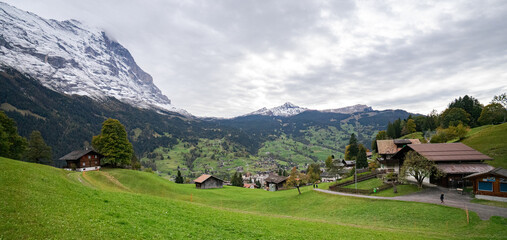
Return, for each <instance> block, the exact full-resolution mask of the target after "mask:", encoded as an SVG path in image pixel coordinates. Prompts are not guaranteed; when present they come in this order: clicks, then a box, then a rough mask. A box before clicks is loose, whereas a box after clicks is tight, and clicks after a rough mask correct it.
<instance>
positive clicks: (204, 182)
mask: <svg viewBox="0 0 507 240" xmlns="http://www.w3.org/2000/svg"><path fill="white" fill-rule="evenodd" d="M194 183H195V187H196V188H199V189H208V188H222V187H223V185H224V180H222V179H220V178H217V177H215V176H212V175H208V174H203V175H201V176H200V177H198V178H197V179H195V180H194Z"/></svg>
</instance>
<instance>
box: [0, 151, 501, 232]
mask: <svg viewBox="0 0 507 240" xmlns="http://www.w3.org/2000/svg"><path fill="white" fill-rule="evenodd" d="M319 187H321V186H319ZM322 187H325V184H323V186H322ZM470 216H471V222H470V224H467V222H466V218H465V212H464V211H463V210H461V209H456V208H451V207H446V206H440V205H433V204H424V203H412V202H399V201H386V200H373V199H361V198H353V197H343V196H336V195H330V194H325V193H319V192H315V191H312V188H311V186H310V187H304V188H302V194H301V195H299V194H298V193H297V190H286V191H279V192H267V191H264V190H260V189H245V188H237V187H230V186H225V187H224V188H222V189H208V190H198V189H195V186H194V185H191V184H184V185H178V184H175V183H173V182H170V181H168V180H166V179H164V178H161V177H159V176H157V175H156V174H152V173H147V172H140V171H133V170H123V169H104V170H101V171H96V172H86V173H79V172H68V171H65V170H61V169H56V168H53V167H48V166H44V165H39V164H32V163H25V162H20V161H15V160H9V159H5V158H0V239H92V238H94V239H112V238H114V239H153V238H157V239H202V238H207V239H308V238H314V239H408V238H410V239H463V238H482V239H502V238H503V239H504V238H505V236H507V220H506V219H504V218H499V217H493V218H492V219H491V220H488V221H482V220H480V219H479V218H478V217H477V215H476V214H475V213H471V215H470Z"/></svg>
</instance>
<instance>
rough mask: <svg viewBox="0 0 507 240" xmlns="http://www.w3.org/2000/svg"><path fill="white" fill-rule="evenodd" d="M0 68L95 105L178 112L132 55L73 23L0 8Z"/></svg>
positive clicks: (102, 34) (94, 31)
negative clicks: (113, 102) (109, 101)
mask: <svg viewBox="0 0 507 240" xmlns="http://www.w3.org/2000/svg"><path fill="white" fill-rule="evenodd" d="M0 26H1V32H0V66H3V67H5V66H8V67H13V68H15V69H17V70H18V71H20V72H23V73H25V74H28V75H30V76H32V77H33V78H35V79H38V80H39V81H40V82H41V83H42V84H43V85H44V86H45V87H48V88H50V89H52V90H55V91H57V92H61V93H65V94H70V95H72V94H77V95H84V96H89V97H91V98H93V99H96V100H101V99H104V98H105V97H114V98H116V99H118V100H120V101H122V102H126V103H129V104H131V105H134V106H137V107H141V108H159V109H164V110H169V111H175V112H180V113H182V114H185V115H188V113H187V112H186V111H184V110H181V109H178V108H175V107H174V106H173V105H171V100H169V98H167V97H166V96H165V95H164V94H162V92H161V91H160V89H158V88H157V86H155V85H154V84H153V78H152V77H151V76H150V75H149V74H148V73H146V72H145V71H143V70H142V69H141V68H140V67H139V66H138V65H137V64H136V62H135V60H134V58H133V57H132V55H131V54H130V52H129V51H128V50H127V49H126V48H124V47H123V46H122V45H121V44H120V43H118V42H116V41H114V40H112V39H111V38H110V37H109V36H108V35H107V33H106V32H104V31H102V30H100V29H97V28H93V27H89V26H86V25H84V24H82V23H80V22H79V21H76V20H67V21H57V20H52V19H50V20H48V19H44V18H41V17H39V16H37V15H35V14H33V13H30V12H25V11H22V10H19V9H17V8H15V7H12V6H10V5H8V4H5V3H1V2H0Z"/></svg>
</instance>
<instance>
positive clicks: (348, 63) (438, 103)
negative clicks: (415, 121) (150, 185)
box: [6, 0, 507, 117]
mask: <svg viewBox="0 0 507 240" xmlns="http://www.w3.org/2000/svg"><path fill="white" fill-rule="evenodd" d="M6 2H7V3H9V4H11V5H13V6H15V7H18V8H20V9H23V10H27V11H31V12H34V13H36V14H38V15H40V16H42V17H45V18H52V19H57V20H67V19H76V20H80V21H82V22H84V23H85V24H88V25H92V26H96V27H99V28H103V29H104V30H105V31H106V32H107V33H108V35H110V36H112V37H114V38H115V39H116V40H117V41H118V42H119V43H121V44H122V45H123V46H125V47H126V48H127V49H128V50H129V51H130V52H131V53H132V55H133V56H134V58H135V60H136V62H137V63H138V65H139V66H140V67H141V68H143V69H144V70H145V71H146V72H148V73H149V74H151V75H152V76H153V78H154V82H155V84H156V85H157V86H158V87H159V88H160V89H161V90H162V92H163V93H164V94H165V95H167V96H168V97H169V98H170V99H171V100H172V103H173V104H174V105H175V106H177V107H180V108H183V109H186V110H187V111H189V112H190V113H192V114H194V115H196V116H215V117H231V116H238V115H242V114H246V113H248V112H251V111H254V110H257V109H259V108H262V107H274V106H278V105H281V104H283V103H284V102H287V101H289V102H292V103H294V104H296V105H299V106H302V107H307V108H311V109H329V108H339V107H345V106H349V105H354V104H367V105H370V106H372V107H373V108H374V109H389V108H393V109H405V110H408V111H410V112H416V113H422V114H427V113H429V112H430V111H431V110H432V109H436V110H437V111H442V110H444V109H445V107H446V106H447V104H448V103H449V102H451V101H452V100H453V99H455V98H457V97H459V96H464V95H465V94H468V95H471V96H473V97H476V98H478V99H479V101H481V103H483V104H487V103H489V102H490V101H491V99H492V97H493V96H494V95H498V94H500V93H503V92H507V1H504V0H499V1H475V0H473V1H452V2H451V1H416V0H414V1H315V0H311V1H293V0H288V1H268V0H265V1H260V0H259V1H245V0H242V1H237V0H230V1H213V0H203V1H187V0H185V1H167V0H150V1H142V0H139V1H137V0H129V1H124V0H107V1H104V0H86V1H83V0H7V1H6Z"/></svg>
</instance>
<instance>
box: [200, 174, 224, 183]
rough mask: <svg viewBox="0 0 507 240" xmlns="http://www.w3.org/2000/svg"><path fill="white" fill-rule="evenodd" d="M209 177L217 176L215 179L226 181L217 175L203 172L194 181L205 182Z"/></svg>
mask: <svg viewBox="0 0 507 240" xmlns="http://www.w3.org/2000/svg"><path fill="white" fill-rule="evenodd" d="M208 178H215V179H217V180H220V181H222V182H223V181H224V180H222V179H220V178H217V177H215V176H212V175H208V174H203V175H201V176H200V177H198V178H197V179H195V180H194V182H196V183H203V182H204V181H206V180H208Z"/></svg>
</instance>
